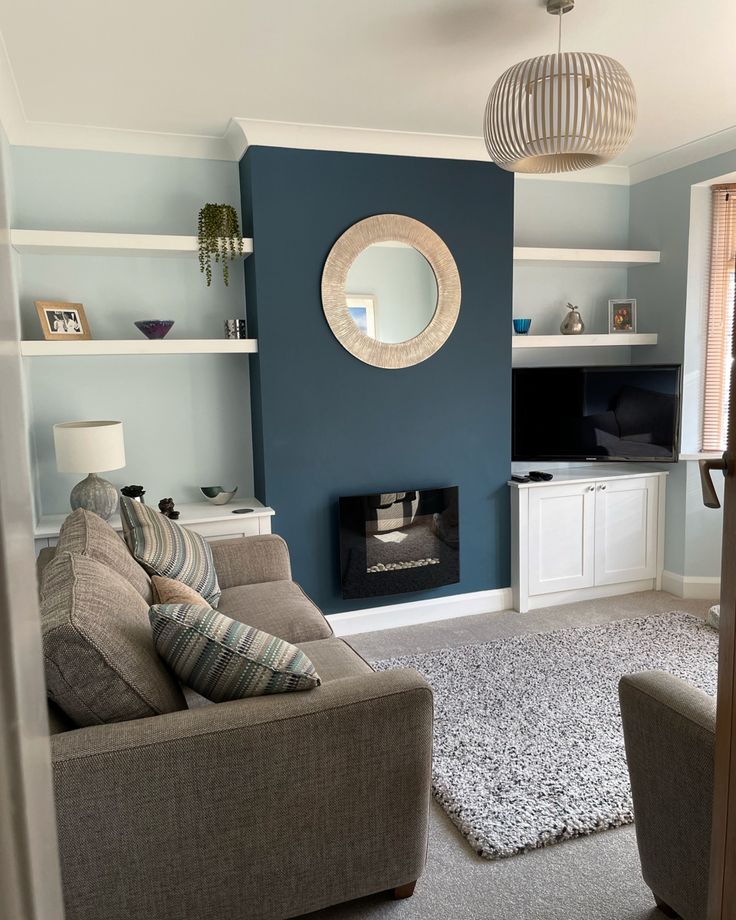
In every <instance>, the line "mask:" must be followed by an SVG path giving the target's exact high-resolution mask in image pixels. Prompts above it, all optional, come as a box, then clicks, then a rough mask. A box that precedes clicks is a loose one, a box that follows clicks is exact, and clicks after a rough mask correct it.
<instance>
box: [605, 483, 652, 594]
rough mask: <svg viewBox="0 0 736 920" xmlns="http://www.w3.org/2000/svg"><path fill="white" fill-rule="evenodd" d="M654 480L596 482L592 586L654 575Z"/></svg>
mask: <svg viewBox="0 0 736 920" xmlns="http://www.w3.org/2000/svg"><path fill="white" fill-rule="evenodd" d="M658 487H659V486H658V482H657V477H656V476H652V477H647V478H645V479H615V480H609V481H608V482H599V483H598V484H597V485H596V492H595V583H596V584H597V585H613V584H616V583H617V582H621V581H637V580H639V579H643V578H654V577H655V576H656V574H657V517H656V515H657V489H658Z"/></svg>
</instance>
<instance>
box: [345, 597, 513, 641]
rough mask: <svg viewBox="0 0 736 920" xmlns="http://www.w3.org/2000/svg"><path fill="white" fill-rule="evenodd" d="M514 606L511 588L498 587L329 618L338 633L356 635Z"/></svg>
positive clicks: (496, 611) (353, 611)
mask: <svg viewBox="0 0 736 920" xmlns="http://www.w3.org/2000/svg"><path fill="white" fill-rule="evenodd" d="M511 609H512V601H511V588H496V589H495V590H493V591H473V592H472V593H470V594H454V595H452V596H450V597H432V598H430V599H429V600H426V601H409V602H408V603H406V604H389V605H387V606H386V607H370V608H368V609H367V610H350V611H348V612H347V613H328V614H327V619H328V620H329V622H330V626H332V628H333V629H334V630H335V635H336V636H354V635H356V633H366V632H376V631H377V630H379V629H396V628H397V627H398V626H414V625H416V624H417V623H432V622H433V621H434V620H454V619H456V618H457V617H468V616H474V615H476V614H479V613H498V612H499V611H501V610H511Z"/></svg>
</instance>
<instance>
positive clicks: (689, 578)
mask: <svg viewBox="0 0 736 920" xmlns="http://www.w3.org/2000/svg"><path fill="white" fill-rule="evenodd" d="M662 590H663V591H667V593H668V594H674V595H675V597H681V598H683V599H688V600H713V601H717V600H718V598H719V596H720V593H721V579H720V578H716V577H705V576H700V575H681V574H680V573H679V572H667V571H664V572H662Z"/></svg>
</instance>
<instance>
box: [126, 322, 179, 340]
mask: <svg viewBox="0 0 736 920" xmlns="http://www.w3.org/2000/svg"><path fill="white" fill-rule="evenodd" d="M135 325H136V328H138V329H140V331H141V332H142V333H143V335H145V337H146V338H147V339H162V338H164V336H165V335H166V333H167V332H168V331H169V329H171V327H172V326H173V325H174V320H173V319H141V320H138V322H137V323H136V324H135Z"/></svg>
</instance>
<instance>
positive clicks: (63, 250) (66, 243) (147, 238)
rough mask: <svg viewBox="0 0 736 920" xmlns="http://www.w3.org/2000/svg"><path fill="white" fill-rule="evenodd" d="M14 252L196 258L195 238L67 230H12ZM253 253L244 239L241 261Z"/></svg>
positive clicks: (250, 241) (251, 245) (250, 242)
mask: <svg viewBox="0 0 736 920" xmlns="http://www.w3.org/2000/svg"><path fill="white" fill-rule="evenodd" d="M10 242H11V245H12V246H13V248H14V249H15V250H16V252H20V253H25V254H29V255H70V256H71V255H79V256H92V255H98V256H154V257H157V258H182V257H188V256H196V255H197V251H198V250H197V237H196V236H159V235H151V234H142V233H78V232H76V231H67V230H11V231H10ZM252 252H253V240H251V239H245V238H244V239H243V258H245V257H246V256H249V255H250V254H251V253H252Z"/></svg>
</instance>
